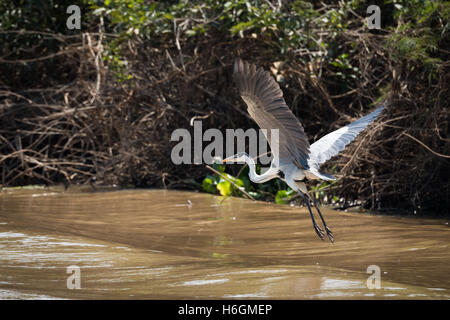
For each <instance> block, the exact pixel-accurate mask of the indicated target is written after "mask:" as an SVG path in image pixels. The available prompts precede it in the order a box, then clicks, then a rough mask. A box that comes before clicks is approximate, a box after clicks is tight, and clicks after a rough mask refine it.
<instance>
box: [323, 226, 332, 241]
mask: <svg viewBox="0 0 450 320" xmlns="http://www.w3.org/2000/svg"><path fill="white" fill-rule="evenodd" d="M325 230H326V232H327V236H328V239H330V241H331V243H334V237H333V232H331V230H330V229H329V228H328V227H327V226H325Z"/></svg>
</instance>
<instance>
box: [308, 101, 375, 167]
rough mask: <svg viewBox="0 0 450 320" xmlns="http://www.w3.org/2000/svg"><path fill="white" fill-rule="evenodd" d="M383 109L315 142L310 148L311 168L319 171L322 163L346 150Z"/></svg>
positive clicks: (309, 162) (309, 161)
mask: <svg viewBox="0 0 450 320" xmlns="http://www.w3.org/2000/svg"><path fill="white" fill-rule="evenodd" d="M383 109H384V106H381V107H379V108H377V109H376V110H375V111H373V112H372V113H369V114H368V115H367V116H364V117H362V118H360V119H358V120H356V121H354V122H352V123H350V124H348V125H346V126H345V127H342V128H340V129H338V130H336V131H333V132H331V133H329V134H327V135H325V136H323V137H322V138H320V139H319V140H317V141H316V142H314V143H313V144H312V145H311V147H310V155H309V160H308V164H309V166H310V167H311V168H314V169H319V166H320V165H321V164H322V163H324V162H326V161H327V160H329V159H330V158H331V157H333V156H335V155H337V154H338V153H339V152H341V151H342V150H344V149H345V147H346V146H347V145H348V144H349V143H350V142H352V141H353V140H354V139H355V138H356V136H357V135H358V134H359V133H360V132H361V131H363V130H364V129H365V128H366V127H367V126H368V125H369V124H370V123H371V122H372V121H374V120H375V119H376V118H377V117H378V115H379V114H380V112H381V111H382V110H383ZM314 171H315V170H314Z"/></svg>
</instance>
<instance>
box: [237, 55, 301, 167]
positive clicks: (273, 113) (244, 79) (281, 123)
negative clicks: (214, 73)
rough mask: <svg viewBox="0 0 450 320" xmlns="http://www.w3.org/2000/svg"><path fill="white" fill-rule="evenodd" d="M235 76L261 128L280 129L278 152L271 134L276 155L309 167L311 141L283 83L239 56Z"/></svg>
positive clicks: (249, 109) (271, 142) (272, 146)
mask: <svg viewBox="0 0 450 320" xmlns="http://www.w3.org/2000/svg"><path fill="white" fill-rule="evenodd" d="M233 78H234V80H235V82H236V84H237V86H238V88H239V93H240V95H241V97H242V99H243V100H244V101H245V103H246V104H247V107H248V109H247V110H248V113H249V114H250V116H251V117H252V118H253V120H255V122H256V123H257V124H258V126H259V127H260V128H261V129H266V130H267V131H268V132H270V130H272V129H278V130H279V142H278V154H276V148H274V145H273V143H275V142H274V141H271V137H270V135H269V134H266V139H267V140H268V141H269V144H270V147H271V149H272V154H273V156H274V157H277V156H278V159H279V160H287V161H294V163H295V162H297V163H298V164H300V165H302V166H303V167H304V168H305V169H306V168H308V157H309V142H308V139H307V137H306V135H305V132H304V130H303V127H302V125H301V124H300V122H299V121H298V120H297V118H296V117H295V116H294V114H293V113H292V112H291V110H290V109H289V107H288V106H287V105H286V102H285V101H284V99H283V92H282V91H281V89H280V86H279V85H278V84H277V83H276V81H275V79H274V78H273V77H272V76H271V75H270V73H269V72H267V71H264V70H263V69H262V68H258V69H257V68H256V66H255V65H253V64H249V63H248V62H246V61H243V60H241V59H240V58H237V59H236V60H235V62H234V72H233Z"/></svg>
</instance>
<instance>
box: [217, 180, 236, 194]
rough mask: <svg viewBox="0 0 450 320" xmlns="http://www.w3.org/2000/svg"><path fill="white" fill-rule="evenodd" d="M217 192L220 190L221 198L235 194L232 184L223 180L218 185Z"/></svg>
mask: <svg viewBox="0 0 450 320" xmlns="http://www.w3.org/2000/svg"><path fill="white" fill-rule="evenodd" d="M217 190H219V192H220V195H221V196H224V197H227V196H229V195H231V193H232V192H233V188H232V184H231V183H230V182H228V181H226V180H223V181H221V182H219V183H218V184H217Z"/></svg>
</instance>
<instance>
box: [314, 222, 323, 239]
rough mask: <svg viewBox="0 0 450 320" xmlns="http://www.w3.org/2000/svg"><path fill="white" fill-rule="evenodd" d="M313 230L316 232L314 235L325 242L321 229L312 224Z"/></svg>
mask: <svg viewBox="0 0 450 320" xmlns="http://www.w3.org/2000/svg"><path fill="white" fill-rule="evenodd" d="M314 230H316V233H317V235H318V236H319V238H320V239H322V240H325V234H324V233H323V230H322V228H321V227H319V226H318V225H317V224H314Z"/></svg>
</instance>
